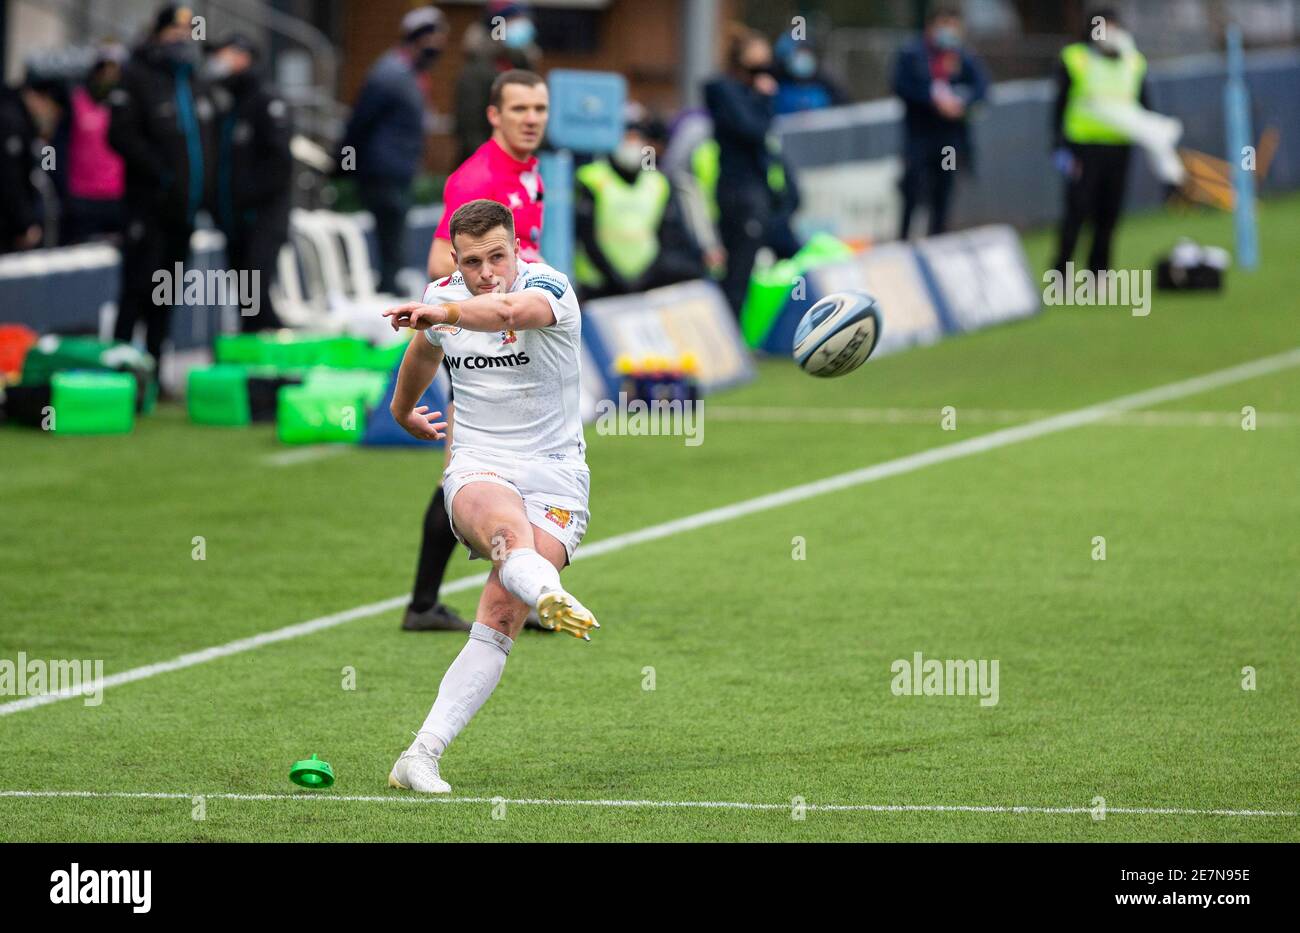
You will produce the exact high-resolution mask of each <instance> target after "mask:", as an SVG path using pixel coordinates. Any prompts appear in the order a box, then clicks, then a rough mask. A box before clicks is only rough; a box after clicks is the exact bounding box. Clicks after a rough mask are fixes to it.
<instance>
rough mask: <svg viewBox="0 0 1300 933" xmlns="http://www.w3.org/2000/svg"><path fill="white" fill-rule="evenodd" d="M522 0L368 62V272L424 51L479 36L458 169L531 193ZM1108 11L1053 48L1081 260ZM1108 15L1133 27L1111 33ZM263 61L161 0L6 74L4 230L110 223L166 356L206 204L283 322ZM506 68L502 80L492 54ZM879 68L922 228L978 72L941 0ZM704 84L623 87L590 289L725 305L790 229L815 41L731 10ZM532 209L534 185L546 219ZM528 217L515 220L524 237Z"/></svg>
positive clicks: (537, 110) (1114, 164)
mask: <svg viewBox="0 0 1300 933" xmlns="http://www.w3.org/2000/svg"><path fill="white" fill-rule="evenodd" d="M533 15H534V14H533V13H532V11H531V10H530V9H529V8H528V7H527V6H526V5H524V4H521V3H511V2H501V0H492V2H489V3H488V4H486V5H485V7H484V15H483V17H482V19H481V21H479V22H477V23H475V24H473V25H472V26H471V27H470V29H469V30H468V31H467V33H466V34H465V35H463V36H461V37H452V36H451V35H450V28H449V26H448V22H447V19H446V18H445V16H444V15H443V14H442V13H441V12H440V11H439V10H438V9H437V8H436V7H433V6H423V7H417V8H415V9H413V10H411V11H410V12H409V13H408V14H407V15H406V16H405V17H404V19H403V20H402V23H401V28H400V32H399V34H398V35H396V36H395V37H394V40H395V42H394V45H393V47H392V48H391V49H390V50H389V51H388V52H387V53H386V54H384V55H383V56H382V57H381V58H380V59H379V60H377V61H376V62H375V63H374V64H373V66H372V67H371V69H370V71H369V73H368V75H367V78H366V80H365V83H364V85H363V87H362V89H361V91H360V93H359V95H358V97H357V99H356V101H355V102H354V105H353V109H352V112H351V117H350V120H349V121H348V123H347V127H346V130H345V132H344V134H343V136H342V139H341V140H339V141H337V142H338V145H337V156H338V173H337V174H338V175H339V176H347V177H348V178H349V181H350V182H352V183H354V184H355V186H356V190H357V193H358V195H359V199H360V201H361V204H362V205H363V206H364V207H365V208H366V209H367V210H368V211H369V212H370V214H372V215H373V217H374V220H375V225H374V230H375V235H376V239H377V241H378V257H379V262H378V269H377V273H378V286H379V291H380V292H384V293H396V292H397V291H398V286H397V273H398V271H399V270H400V269H401V267H402V266H403V258H404V254H403V248H404V246H403V244H404V239H405V234H406V224H407V214H408V211H409V209H410V207H411V204H412V187H413V184H414V183H415V181H416V178H417V175H418V173H420V172H421V169H422V166H423V164H424V161H425V150H426V143H427V133H428V122H427V118H428V103H427V101H428V93H427V92H428V80H429V78H428V75H429V70H430V68H431V67H432V65H433V64H434V63H435V62H436V61H438V59H439V57H440V56H441V54H442V53H443V51H444V50H445V48H446V47H447V44H448V43H449V42H450V41H453V39H454V38H456V39H457V41H461V42H462V43H463V46H464V47H465V48H466V49H467V50H468V51H469V53H470V54H469V56H468V59H467V62H466V64H465V66H464V67H463V69H462V70H461V72H460V74H459V77H458V80H457V85H456V95H455V100H456V105H455V110H456V112H455V115H454V116H455V132H456V135H457V152H458V160H459V161H460V162H461V163H463V165H464V166H465V167H466V168H464V169H463V170H462V171H468V167H469V166H471V165H474V164H477V163H476V160H478V159H480V157H482V158H487V157H489V156H490V157H491V158H492V159H497V160H498V162H497V163H495V164H496V168H493V167H492V166H488V167H487V168H486V169H485V170H486V171H489V172H491V171H504V172H505V173H506V174H507V175H509V176H510V178H511V184H515V183H518V184H521V185H522V186H523V188H522V190H523V191H524V192H525V195H524V196H525V197H526V198H531V199H532V200H534V201H537V202H540V200H541V196H540V189H539V186H540V181H538V180H537V178H536V175H535V155H536V153H537V151H539V150H540V149H543V148H545V122H546V116H547V113H546V101H545V85H544V84H542V85H541V87H540V89H538V88H537V87H536V85H537V84H538V83H539V82H540V79H538V81H531V79H529V78H527V77H526V76H528V75H533V76H534V77H536V75H535V73H536V72H539V71H541V69H543V67H544V61H543V53H542V51H541V50H540V49H539V48H538V46H537V44H536V42H535V36H536V29H535V26H534V22H533ZM1100 16H1101V19H1102V20H1103V21H1105V22H1106V23H1107V24H1108V25H1111V26H1113V27H1114V32H1113V33H1112V35H1111V36H1108V37H1104V38H1102V39H1101V40H1099V41H1098V40H1097V39H1096V37H1095V36H1092V37H1086V38H1085V39H1084V41H1083V42H1082V43H1079V44H1077V45H1079V49H1077V50H1076V51H1075V52H1073V53H1070V54H1067V55H1065V56H1064V57H1063V59H1062V65H1061V69H1060V75H1059V76H1058V105H1057V107H1056V109H1055V111H1054V121H1055V125H1054V126H1053V127H1051V128H1050V132H1048V133H1047V134H1045V138H1047V139H1049V141H1050V145H1051V146H1053V147H1054V148H1055V151H1056V153H1057V160H1058V167H1059V168H1060V170H1061V172H1062V173H1063V175H1064V176H1065V178H1066V180H1067V186H1068V188H1069V191H1068V192H1067V201H1066V204H1065V206H1064V210H1063V214H1064V215H1065V218H1066V223H1065V226H1064V228H1063V231H1062V248H1063V250H1064V252H1065V253H1068V252H1070V251H1072V249H1073V245H1074V240H1075V239H1076V238H1077V237H1078V234H1079V228H1080V227H1081V226H1082V225H1083V224H1084V223H1085V222H1087V221H1091V222H1093V224H1094V226H1096V227H1097V233H1096V238H1095V239H1094V244H1093V251H1092V255H1091V262H1092V264H1093V265H1098V264H1100V265H1104V264H1105V263H1106V262H1108V261H1109V256H1108V250H1109V239H1110V234H1111V232H1112V231H1113V229H1114V225H1115V223H1116V222H1117V221H1118V216H1119V208H1120V205H1121V204H1122V199H1123V184H1124V178H1123V175H1124V169H1125V167H1126V165H1127V151H1128V148H1129V147H1128V141H1127V140H1126V139H1124V138H1123V136H1122V134H1121V135H1116V134H1115V133H1113V132H1106V131H1104V128H1103V129H1102V130H1098V128H1097V127H1096V126H1093V125H1089V124H1088V123H1087V121H1086V119H1085V118H1084V117H1083V116H1082V115H1081V109H1082V105H1083V104H1085V103H1086V102H1087V98H1088V96H1089V95H1102V96H1107V95H1108V96H1109V97H1112V98H1113V97H1116V96H1118V97H1125V96H1128V97H1132V98H1133V100H1134V101H1137V100H1138V99H1139V98H1141V97H1143V90H1142V88H1143V86H1144V85H1143V80H1144V74H1145V63H1144V61H1143V60H1142V59H1141V56H1140V54H1138V53H1137V52H1136V50H1135V49H1134V48H1133V45H1132V41H1131V37H1129V36H1127V34H1123V33H1122V30H1120V28H1119V21H1118V19H1117V17H1116V16H1115V14H1114V13H1113V12H1110V11H1102V12H1101V13H1100ZM1095 21H1096V20H1093V22H1095ZM1120 34H1122V35H1123V36H1124V37H1125V38H1126V39H1127V43H1124V42H1116V41H1114V38H1113V36H1114V35H1120ZM1071 48H1074V47H1073V46H1072V47H1071ZM263 65H264V61H263V56H262V53H261V52H260V50H259V48H258V46H257V45H256V44H255V43H254V42H253V41H251V40H250V39H249V38H247V37H245V36H243V35H238V34H232V35H225V36H218V37H215V38H214V39H213V40H210V41H202V42H200V41H196V40H195V38H194V37H193V31H192V28H191V14H190V11H189V10H188V9H187V8H185V7H183V6H179V5H176V4H167V5H164V6H162V7H161V8H160V9H159V10H158V12H157V14H156V16H155V17H154V19H153V20H152V22H151V23H150V25H149V28H148V30H147V34H146V35H144V36H143V37H141V39H140V40H139V41H138V43H137V44H136V45H135V47H134V48H132V49H130V50H128V49H127V48H125V47H123V46H121V45H119V44H114V43H106V44H104V45H103V46H101V47H99V48H98V49H97V51H96V53H95V55H94V60H93V61H92V62H91V63H90V64H89V67H88V68H87V69H86V71H85V73H84V74H83V75H80V76H79V77H78V79H77V80H73V81H68V80H66V78H51V77H49V76H46V75H42V74H40V73H39V72H35V71H33V72H29V74H28V76H27V79H26V80H25V81H24V82H23V83H22V84H21V86H19V87H16V88H11V89H5V91H4V93H3V97H0V252H12V251H21V250H30V249H34V248H37V247H41V246H53V245H65V244H72V243H80V242H85V241H88V240H95V239H102V240H105V241H107V242H111V243H113V244H115V245H117V246H118V247H119V248H120V249H121V251H122V257H123V263H122V276H121V293H120V295H119V302H118V303H119V313H118V318H117V337H118V339H123V340H129V339H131V338H132V335H133V333H134V329H135V327H136V325H137V323H143V324H144V325H145V329H146V344H147V348H148V350H149V351H150V352H151V353H152V354H154V355H155V357H158V356H159V355H160V354H161V351H162V347H163V342H164V340H165V339H166V336H167V330H168V318H169V314H170V309H168V308H160V307H158V306H157V305H156V303H155V302H153V301H151V300H150V293H151V290H152V284H153V283H152V272H153V271H154V270H157V269H160V268H162V269H168V268H171V267H172V266H173V265H174V264H175V263H177V262H183V261H184V260H185V259H186V256H187V251H188V245H189V242H190V234H191V233H192V232H193V231H194V229H195V227H196V225H197V224H199V223H200V212H203V213H204V214H206V215H207V216H208V217H210V218H211V223H212V225H213V226H215V227H217V228H218V229H220V230H221V231H222V232H223V233H224V234H225V237H226V244H227V245H226V250H227V253H226V255H227V265H228V266H229V267H230V268H233V269H240V270H257V271H259V272H260V273H261V275H260V279H261V282H262V285H261V289H262V295H261V308H262V313H261V314H259V315H257V316H255V317H242V318H241V326H243V327H245V328H247V329H259V328H264V327H276V326H278V325H279V321H278V320H277V317H276V312H275V308H274V304H273V301H272V298H271V292H270V284H271V282H272V280H273V278H274V274H275V270H276V257H277V255H278V253H279V251H280V248H281V246H282V245H283V244H284V243H285V242H286V241H287V240H288V237H289V219H290V192H291V190H292V187H293V185H292V177H293V173H294V161H293V156H292V155H291V137H292V134H293V128H292V120H291V115H290V110H289V108H288V107H287V106H286V104H285V102H284V101H283V100H282V99H281V98H280V97H278V96H277V94H276V92H275V90H274V89H273V88H272V87H271V86H270V85H269V84H268V82H267V79H266V77H265V73H264V68H263ZM520 75H523V76H525V77H524V78H523V79H517V78H515V77H512V78H510V79H509V80H507V81H505V82H504V84H503V81H502V79H503V76H520ZM892 75H893V80H892V86H893V91H894V93H895V94H896V95H897V96H898V97H899V98H900V99H901V100H902V102H903V104H904V109H905V118H904V142H903V146H902V152H901V153H900V155H901V157H902V173H901V177H900V182H899V185H900V189H901V194H902V206H903V210H902V219H901V225H900V228H899V231H898V234H899V236H900V237H903V238H906V237H908V236H909V235H914V234H916V233H917V232H918V231H917V230H916V225H915V224H914V222H913V218H914V217H915V216H916V215H917V212H918V210H920V209H921V208H922V207H924V208H926V214H927V216H928V228H927V230H926V231H925V232H926V233H928V234H935V233H941V232H943V231H944V230H945V229H946V225H947V218H948V212H949V211H948V208H949V204H950V203H951V198H952V191H953V186H954V184H955V182H956V180H957V179H958V177H959V175H961V174H962V173H963V172H966V171H969V170H970V168H971V166H973V165H974V164H975V161H976V160H975V153H974V151H973V144H972V139H971V133H970V131H969V121H970V117H971V113H972V111H974V110H976V109H977V108H978V107H979V105H980V104H981V102H982V101H983V100H984V99H985V98H986V96H987V93H988V88H989V79H988V76H987V73H986V70H985V68H984V66H983V65H982V64H981V63H980V61H979V59H978V58H977V57H975V56H974V55H973V54H972V53H971V52H970V51H969V50H968V49H967V47H966V45H965V42H964V37H963V22H962V17H961V15H960V13H959V11H958V10H957V9H956V8H955V7H950V6H946V5H937V6H935V7H933V8H932V9H931V11H930V13H929V16H928V17H927V19H926V24H925V27H924V30H923V32H921V33H920V34H918V35H917V36H916V38H915V39H914V41H912V42H910V43H908V44H907V45H905V46H904V47H903V48H902V49H901V51H900V52H899V53H898V55H897V56H896V59H895V61H894V63H893V71H892ZM702 92H703V93H702V97H703V102H704V106H703V107H701V108H697V109H688V110H684V111H682V112H679V113H676V114H671V115H668V114H656V113H652V112H650V111H649V110H647V109H646V108H645V107H643V106H641V105H639V104H637V103H635V102H630V103H629V104H628V107H627V113H626V131H625V133H624V136H623V139H622V141H621V143H620V144H619V145H618V147H617V148H616V149H615V150H614V151H613V152H611V153H609V154H608V155H604V156H599V157H596V158H587V159H586V160H585V161H583V159H581V158H580V159H579V164H578V168H577V172H576V179H575V202H576V239H577V243H576V263H575V270H574V272H575V275H574V278H575V281H576V284H577V285H578V287H579V290H580V292H581V294H582V295H583V297H585V298H591V297H599V296H605V295H617V294H628V293H634V292H639V291H643V290H645V289H648V288H652V287H655V286H658V285H665V284H669V283H673V282H678V281H684V280H689V279H696V278H701V277H712V278H714V279H716V280H717V281H718V282H719V283H720V285H721V287H722V290H723V292H724V294H725V295H726V298H727V301H728V303H729V304H730V305H731V307H732V309H733V311H734V312H735V313H736V314H737V315H739V313H740V310H741V308H742V306H743V305H744V302H745V295H746V289H747V287H748V284H749V282H750V278H751V274H752V273H753V270H754V267H755V263H756V261H757V260H758V257H759V255H760V253H761V252H763V251H765V250H766V251H769V252H770V254H771V255H772V256H773V257H774V258H777V259H780V258H786V257H789V256H792V255H794V254H795V253H796V252H797V251H798V250H799V249H800V247H801V246H802V245H803V244H802V243H801V240H800V237H799V236H798V235H797V234H796V232H795V229H794V225H793V223H792V218H793V216H794V214H795V212H796V210H797V209H798V207H799V203H800V194H799V185H798V179H797V177H796V174H795V172H794V171H793V170H792V168H791V166H790V164H789V163H788V162H787V160H786V159H785V158H784V157H783V154H782V152H781V148H780V144H779V139H778V136H777V135H776V134H775V133H774V132H773V121H774V119H775V118H776V117H777V116H778V115H781V114H787V113H794V112H798V111H804V110H814V109H822V108H828V107H834V106H836V105H838V104H841V103H843V102H844V101H845V93H844V91H843V89H842V88H841V87H840V86H839V85H838V84H837V82H836V81H835V80H834V79H832V78H831V77H830V76H829V75H828V74H826V72H825V69H824V68H823V67H822V62H821V56H820V52H819V47H818V45H817V43H816V42H814V41H813V40H812V39H811V38H807V37H796V36H795V35H794V34H793V33H791V32H785V33H782V34H780V35H779V36H777V37H776V39H775V42H773V41H772V39H770V38H769V37H768V36H766V35H764V34H762V33H759V32H757V31H754V30H753V29H751V28H748V27H745V26H743V25H740V24H733V25H732V26H731V27H730V28H729V33H728V35H727V38H726V52H725V56H724V60H723V62H722V67H721V69H720V71H719V73H718V74H717V75H715V76H714V77H713V78H711V79H710V80H708V81H707V82H706V83H705V84H704V86H703V88H702ZM539 95H540V96H539ZM494 140H495V145H496V146H497V148H499V150H500V153H501V154H502V155H498V154H497V149H494V148H492V147H493V145H494V143H493V141H494ZM485 147H487V150H485ZM488 150H490V151H488ZM350 157H351V161H350ZM501 158H504V159H505V161H504V162H501V161H500V159H501ZM950 163H952V164H950ZM502 166H504V168H502ZM954 166H955V167H956V169H957V170H953V169H954ZM455 177H456V176H453V178H455ZM450 184H451V183H450V182H449V185H450ZM530 185H531V187H530ZM508 196H510V195H503V196H502V197H508ZM1098 203H1099V204H1101V205H1102V207H1101V208H1098V209H1094V204H1098ZM511 206H512V207H517V205H513V204H512V205H511ZM541 213H542V212H541V209H540V206H539V207H538V208H537V220H536V225H540V217H541ZM518 216H524V215H519V214H517V217H518ZM518 226H521V227H522V225H518ZM538 233H539V230H536V229H531V230H530V229H526V228H525V229H520V230H519V235H520V237H521V239H525V240H527V239H529V238H530V237H533V238H534V240H535V241H536V242H535V243H534V245H536V243H537V242H540V237H539V236H535V237H534V235H535V234H538ZM440 250H441V252H440ZM448 257H449V250H448V249H447V247H446V246H445V245H442V246H440V244H439V242H438V239H437V236H436V235H435V240H434V243H433V244H432V247H431V250H430V258H429V268H428V269H427V270H426V271H427V272H428V274H429V275H430V276H434V275H436V274H441V273H445V272H446V271H447V265H446V264H447V262H448V261H449V258H448Z"/></svg>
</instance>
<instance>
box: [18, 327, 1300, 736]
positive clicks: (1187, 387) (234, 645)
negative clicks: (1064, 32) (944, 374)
mask: <svg viewBox="0 0 1300 933" xmlns="http://www.w3.org/2000/svg"><path fill="white" fill-rule="evenodd" d="M1294 366H1300V347H1297V348H1295V349H1292V350H1288V351H1287V352H1286V353H1279V354H1277V355H1276V356H1266V357H1262V358H1260V359H1257V360H1252V361H1250V362H1249V363H1242V364H1240V365H1238V366H1230V367H1228V368H1227V369H1220V370H1217V371H1215V372H1212V373H1206V374H1204V375H1201V376H1193V377H1192V378H1191V379H1183V380H1180V381H1178V382H1171V383H1168V384H1167V385H1163V386H1157V387H1156V388H1154V389H1147V390H1145V391H1143V392H1135V393H1133V394H1132V395H1123V396H1120V397H1119V398H1115V399H1111V400H1110V401H1109V402H1101V403H1099V404H1097V405H1089V406H1088V407H1087V408H1080V409H1076V410H1075V411H1067V412H1062V413H1061V414H1059V415H1052V416H1051V417H1050V418H1042V419H1040V420H1038V421H1031V422H1029V423H1027V424H1018V425H1015V426H1013V427H1009V428H1002V429H1001V430H998V431H992V432H990V433H988V434H981V435H979V436H978V437H972V438H969V439H967V440H964V441H958V442H956V443H954V444H945V445H944V446H942V447H932V448H929V449H928V450H922V451H920V452H918V453H914V454H908V455H907V456H904V457H899V458H897V459H895V460H887V461H885V462H884V463H877V464H875V465H874V466H869V467H863V468H861V469H858V470H850V471H849V472H847V473H840V474H838V475H836V476H828V477H826V478H825V479H819V480H815V481H813V482H811V483H803V484H802V485H799V486H791V487H790V488H788V489H782V490H780V491H779V492H773V493H768V494H767V495H763V496H756V497H755V498H753V499H746V500H744V501H743V502H736V503H733V504H731V505H724V506H722V507H720V508H716V509H709V510H708V511H706V512H698V513H696V514H695V515H687V516H685V517H684V518H678V519H674V520H672V521H668V522H661V523H660V524H658V525H651V526H649V527H648V528H642V529H640V530H638V531H629V532H625V533H624V534H621V535H614V536H613V537H610V538H605V539H604V540H601V541H596V542H594V543H592V544H589V545H587V546H586V547H584V548H582V549H581V550H580V551H578V553H577V554H575V555H574V560H579V559H582V560H585V559H587V558H591V557H599V556H600V555H602V554H610V553H613V552H614V551H621V550H623V549H624V548H629V547H632V546H634V545H637V544H644V543H646V542H647V541H657V540H659V539H660V538H668V537H671V536H673V535H676V534H681V533H682V532H686V531H694V530H696V529H697V528H705V527H707V526H709V525H717V524H720V523H722V522H728V521H731V520H732V519H736V518H743V517H744V516H747V515H753V514H755V513H757V512H765V511H768V510H769V509H775V508H780V507H782V506H786V505H792V504H793V503H796V502H802V501H804V500H805V499H811V498H813V497H815V496H823V495H825V494H826V493H829V492H838V491H840V490H842V489H849V488H852V487H854V486H861V485H862V484H864V483H874V482H876V481H877V480H882V479H887V478H888V477H891V476H898V475H900V474H903V473H912V472H915V471H916V470H920V469H923V468H925V467H928V466H934V465H935V464H938V463H946V462H948V461H950V460H960V459H961V458H963V457H970V456H973V455H975V454H981V453H985V452H986V451H990V450H996V449H998V448H999V447H1008V446H1010V445H1011V444H1019V443H1021V442H1022V441H1028V440H1033V439H1035V438H1038V437H1043V436H1045V435H1048V434H1055V433H1057V432H1060V431H1067V430H1069V429H1070V428H1077V427H1080V426H1082V425H1086V424H1093V423H1095V422H1098V421H1101V420H1103V419H1105V418H1107V417H1109V416H1111V415H1113V414H1115V413H1116V412H1121V411H1133V410H1135V409H1140V408H1147V407H1150V406H1152V405H1159V404H1161V403H1163V402H1169V401H1173V400H1174V399H1180V398H1185V397H1187V396H1189V395H1196V394H1197V393H1199V392H1208V391H1209V390H1211V389H1217V388H1220V387H1222V386H1227V385H1232V384H1233V383H1237V382H1244V381H1245V380H1247V379H1255V378H1258V377H1259V376H1267V375H1269V374H1270V373H1275V372H1280V371H1281V370H1284V369H1290V368H1292V367H1294ZM486 580H487V574H486V573H482V574H478V575H477V576H473V577H464V578H462V579H460V580H456V581H454V582H452V583H449V584H447V585H446V586H444V587H443V592H445V593H458V592H460V591H461V590H467V589H472V588H474V587H476V586H481V585H482V584H483V583H484V582H485V581H486ZM406 600H407V597H406V596H404V595H403V596H394V597H393V598H391V599H384V600H380V601H379V602H375V603H369V604H368V605H365V606H357V607H356V608H354V609H348V610H345V611H344V612H336V613H333V614H331V615H327V616H321V617H319V618H316V619H310V620H308V621H306V622H299V623H297V624H295V625H290V626H287V627H285V628H280V629H275V630H274V631H271V632H263V633H261V634H259V635H252V636H250V637H248V638H241V639H239V640H237V641H232V642H227V643H226V644H224V645H214V646H213V647H211V648H205V649H203V650H202V651H194V652H191V653H190V654H183V655H181V656H180V657H176V658H172V659H171V660H170V661H160V662H158V663H156V664H146V665H144V666H143V667H136V668H132V669H131V670H128V671H123V672H122V673H120V674H113V675H111V676H109V677H105V678H104V679H103V681H102V683H96V684H92V685H91V686H90V688H88V689H89V691H90V692H94V691H95V689H96V688H97V687H103V688H107V687H116V686H119V685H121V684H128V683H132V682H133V681H137V680H144V679H145V678H147V677H153V676H155V675H157V674H166V673H170V672H171V671H179V670H182V669H184V668H187V667H193V666H194V665H196V664H204V663H206V662H208V661H215V660H217V659H218V658H224V657H229V656H230V655H232V654H239V653H241V652H244V651H251V650H253V649H254V648H261V647H262V646H264V645H270V644H274V643H276V642H280V641H287V640H288V639H291V638H298V637H300V636H302V635H310V634H312V633H313V632H319V631H322V630H324V629H327V628H333V627H334V626H336V625H342V624H343V623H345V622H352V621H354V620H356V619H364V618H367V617H368V616H373V615H377V614H379V613H381V612H387V611H389V610H391V609H396V608H397V607H398V606H401V605H402V604H404V603H405V602H406ZM86 691H87V688H86V687H85V685H82V687H81V689H77V690H73V689H65V690H61V691H59V692H57V693H46V694H40V695H38V696H32V697H25V698H23V699H21V700H13V701H11V702H9V703H3V704H0V716H7V715H9V714H10V713H18V712H21V711H23V710H27V709H35V708H36V707H38V706H45V705H47V704H49V703H57V702H58V701H59V700H66V699H70V698H72V697H77V696H82V695H84V693H85V692H86Z"/></svg>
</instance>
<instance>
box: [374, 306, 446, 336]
mask: <svg viewBox="0 0 1300 933" xmlns="http://www.w3.org/2000/svg"><path fill="white" fill-rule="evenodd" d="M434 309H435V306H433V305H426V304H424V303H423V302H421V301H408V302H407V303H406V304H404V305H398V306H397V307H396V308H389V309H388V310H387V311H385V312H384V317H386V318H388V323H389V324H391V325H392V327H393V330H397V329H398V328H401V327H409V328H411V329H412V330H428V329H429V328H430V327H432V326H433V325H434V324H437V323H438V320H437V319H436V318H435V317H434Z"/></svg>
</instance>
